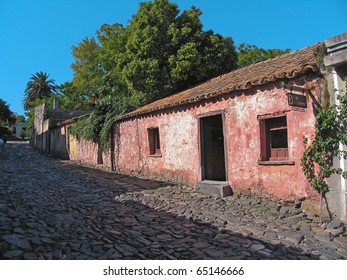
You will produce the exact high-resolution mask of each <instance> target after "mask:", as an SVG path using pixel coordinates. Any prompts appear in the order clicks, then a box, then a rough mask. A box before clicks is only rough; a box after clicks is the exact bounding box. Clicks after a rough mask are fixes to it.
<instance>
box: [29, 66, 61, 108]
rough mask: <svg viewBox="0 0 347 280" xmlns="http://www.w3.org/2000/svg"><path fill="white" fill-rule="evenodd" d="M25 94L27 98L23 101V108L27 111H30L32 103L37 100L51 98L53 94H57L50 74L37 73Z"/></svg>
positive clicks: (32, 76)
mask: <svg viewBox="0 0 347 280" xmlns="http://www.w3.org/2000/svg"><path fill="white" fill-rule="evenodd" d="M24 92H25V98H24V100H23V106H24V109H25V110H29V109H30V102H34V101H35V100H36V99H43V98H45V97H49V96H50V95H51V94H52V93H54V92H56V89H55V81H54V80H52V79H49V74H47V73H44V72H37V73H35V74H34V75H31V78H30V81H29V82H28V83H27V86H26V89H25V91H24Z"/></svg>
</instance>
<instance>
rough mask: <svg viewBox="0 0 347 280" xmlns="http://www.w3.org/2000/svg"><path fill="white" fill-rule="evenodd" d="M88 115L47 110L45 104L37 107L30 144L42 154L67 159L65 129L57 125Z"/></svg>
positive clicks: (67, 141) (67, 150) (67, 146)
mask: <svg viewBox="0 0 347 280" xmlns="http://www.w3.org/2000/svg"><path fill="white" fill-rule="evenodd" d="M88 114H89V113H88V112H86V111H81V110H60V109H49V108H47V105H46V104H42V105H39V106H37V107H36V108H35V117H34V127H33V133H32V137H31V144H32V145H33V147H34V148H36V149H38V150H41V151H43V152H46V153H50V154H53V155H56V156H58V157H60V158H63V159H69V140H68V138H67V137H66V131H65V127H60V126H58V124H59V123H61V122H64V121H66V120H69V119H72V118H76V117H80V116H83V115H88ZM58 127H59V128H58Z"/></svg>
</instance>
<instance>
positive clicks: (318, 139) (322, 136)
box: [301, 95, 347, 196]
mask: <svg viewBox="0 0 347 280" xmlns="http://www.w3.org/2000/svg"><path fill="white" fill-rule="evenodd" d="M339 100H340V106H339V107H336V106H328V107H326V108H320V109H319V112H318V114H317V120H316V125H315V136H314V138H313V139H312V141H311V143H309V139H307V138H304V144H305V152H304V154H303V156H302V159H301V167H302V170H303V172H304V174H305V176H306V178H307V180H308V181H309V182H310V184H311V185H312V187H313V188H314V189H315V190H317V191H318V192H319V193H321V195H322V196H324V195H325V193H327V192H328V191H329V185H328V184H327V182H326V179H327V178H329V177H330V176H331V175H333V174H340V175H344V176H346V175H347V174H342V170H341V169H340V168H335V167H333V159H334V157H344V158H346V151H341V150H340V148H339V144H340V143H342V144H343V145H346V144H347V133H346V124H347V96H346V95H344V96H339Z"/></svg>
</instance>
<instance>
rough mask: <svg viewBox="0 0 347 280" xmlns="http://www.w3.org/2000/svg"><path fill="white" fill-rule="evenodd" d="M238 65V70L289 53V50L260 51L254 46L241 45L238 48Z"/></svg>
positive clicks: (260, 49)
mask: <svg viewBox="0 0 347 280" xmlns="http://www.w3.org/2000/svg"><path fill="white" fill-rule="evenodd" d="M237 49H238V65H239V68H242V67H245V66H247V65H250V64H253V63H257V62H261V61H264V60H267V59H271V58H274V57H276V56H280V55H283V54H286V53H289V52H290V49H284V50H280V49H268V50H265V49H262V48H258V47H256V46H254V45H249V44H245V43H242V44H240V45H239V46H238V47H237Z"/></svg>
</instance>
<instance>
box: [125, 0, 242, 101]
mask: <svg viewBox="0 0 347 280" xmlns="http://www.w3.org/2000/svg"><path fill="white" fill-rule="evenodd" d="M201 14H202V12H201V11H200V10H199V9H197V8H195V7H192V8H191V9H190V10H187V11H184V12H183V13H182V14H179V10H178V8H177V4H174V3H170V2H169V1H168V0H154V1H153V2H145V3H141V4H140V7H139V10H138V12H137V14H135V15H134V16H133V18H132V20H131V21H130V24H129V26H128V27H127V28H128V30H129V31H128V32H129V37H128V41H127V44H126V61H125V64H124V67H123V70H122V74H123V78H124V80H125V82H126V84H127V86H128V87H129V89H130V90H131V93H132V94H136V95H137V96H139V97H140V98H139V99H140V104H139V105H143V104H145V103H148V102H151V101H154V100H156V99H159V98H163V97H165V96H167V95H170V94H172V93H173V92H176V91H179V90H182V89H184V88H186V87H188V86H191V85H193V84H196V83H198V82H201V81H203V80H206V79H209V78H212V77H214V76H217V75H221V74H224V73H226V72H228V71H230V70H232V69H235V68H236V52H235V47H234V45H233V41H232V39H231V38H230V37H228V38H223V37H222V36H221V35H218V34H214V33H213V31H211V30H209V31H206V32H205V31H203V30H202V23H201V21H200V15H201Z"/></svg>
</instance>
